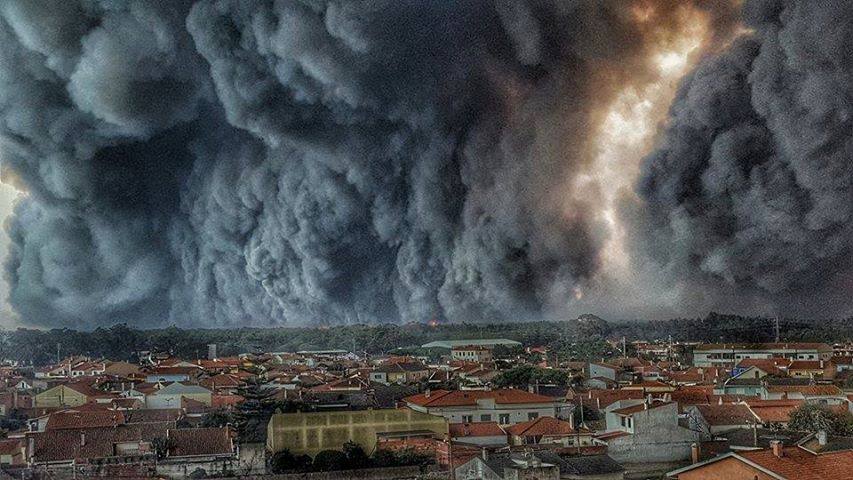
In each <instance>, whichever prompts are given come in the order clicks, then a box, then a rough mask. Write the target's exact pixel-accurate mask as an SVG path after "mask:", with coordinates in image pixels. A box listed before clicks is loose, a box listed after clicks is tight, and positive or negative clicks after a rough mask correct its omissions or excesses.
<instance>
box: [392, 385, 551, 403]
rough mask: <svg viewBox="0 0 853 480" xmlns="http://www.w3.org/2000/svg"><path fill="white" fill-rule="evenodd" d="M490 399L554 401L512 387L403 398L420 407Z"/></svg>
mask: <svg viewBox="0 0 853 480" xmlns="http://www.w3.org/2000/svg"><path fill="white" fill-rule="evenodd" d="M485 399H492V400H494V402H495V403H497V404H500V405H507V404H524V403H554V401H555V400H554V399H553V398H551V397H546V396H544V395H537V394H535V393H530V392H527V391H525V390H515V389H512V388H507V389H502V390H490V391H482V390H451V391H448V390H436V391H434V392H430V393H429V394H426V393H421V394H418V395H412V396H411V397H406V398H405V399H404V400H405V401H406V402H409V403H414V404H415V405H420V406H422V407H456V406H465V405H476V404H477V401H478V400H485Z"/></svg>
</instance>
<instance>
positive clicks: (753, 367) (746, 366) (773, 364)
mask: <svg viewBox="0 0 853 480" xmlns="http://www.w3.org/2000/svg"><path fill="white" fill-rule="evenodd" d="M791 362H792V360H791V359H790V358H780V357H773V358H746V359H743V360H741V361H740V362H738V364H737V365H735V366H734V368H733V369H732V377H740V378H764V377H766V376H767V375H773V376H777V377H781V376H785V375H787V374H788V367H789V366H790V365H791ZM747 370H749V372H747Z"/></svg>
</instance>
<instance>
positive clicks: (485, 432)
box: [449, 422, 507, 446]
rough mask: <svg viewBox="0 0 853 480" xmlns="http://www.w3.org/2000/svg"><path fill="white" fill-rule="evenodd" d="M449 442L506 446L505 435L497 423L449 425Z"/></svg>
mask: <svg viewBox="0 0 853 480" xmlns="http://www.w3.org/2000/svg"><path fill="white" fill-rule="evenodd" d="M449 430H450V440H451V441H452V442H456V443H465V444H473V445H500V446H502V445H506V444H507V434H506V431H505V430H504V429H503V428H501V426H500V425H498V424H497V422H476V423H451V424H450V425H449Z"/></svg>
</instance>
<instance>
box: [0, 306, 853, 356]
mask: <svg viewBox="0 0 853 480" xmlns="http://www.w3.org/2000/svg"><path fill="white" fill-rule="evenodd" d="M779 324H780V332H781V336H782V339H783V340H785V341H815V342H828V343H832V342H837V341H846V340H849V339H851V338H853V321H851V319H849V318H848V319H836V320H832V319H830V320H797V319H780V320H779ZM669 335H672V339H673V340H674V341H703V342H768V341H772V340H773V337H774V320H773V319H771V318H766V317H742V316H738V315H723V314H718V313H713V312H712V313H710V314H708V315H707V316H705V317H703V318H695V319H690V318H677V319H671V320H664V321H648V320H630V321H629V320H622V321H612V322H608V321H605V320H602V319H600V318H598V317H595V316H592V315H584V316H581V318H579V319H574V320H566V321H558V322H527V323H499V324H485V323H484V324H478V323H456V324H439V325H436V326H430V325H427V324H423V323H409V324H402V325H399V324H379V325H340V326H330V327H281V328H240V329H201V328H177V327H174V326H173V327H168V328H163V329H151V330H141V329H136V328H132V327H129V326H127V325H125V324H117V325H114V326H112V327H105V328H103V327H102V328H97V329H95V330H92V331H79V330H72V329H51V330H38V329H27V328H18V329H15V330H6V331H2V332H0V359H5V360H13V361H17V362H20V363H23V364H27V365H28V364H34V365H46V364H50V363H53V362H55V361H56V359H57V357H60V358H63V357H66V356H68V355H87V356H90V357H97V358H108V359H112V360H129V361H136V360H137V359H138V352H142V351H154V352H167V353H172V354H174V355H177V356H180V357H183V358H198V357H204V356H206V354H207V345H208V344H211V343H213V344H216V345H217V350H218V353H219V355H221V356H227V355H235V354H238V353H244V352H285V351H299V350H317V349H344V350H349V351H356V352H359V353H361V352H367V353H369V354H381V353H389V352H394V351H397V350H398V348H400V347H402V348H404V349H409V350H411V349H416V348H417V347H418V346H420V345H422V344H424V343H428V342H431V341H434V340H446V339H473V338H508V339H511V340H517V341H519V342H521V343H522V344H524V345H525V346H547V347H549V348H550V349H551V350H552V351H554V352H557V353H558V354H560V355H561V359H573V358H576V359H578V360H584V359H588V358H595V357H600V356H604V355H607V354H608V353H612V352H609V351H608V349H609V348H610V347H609V346H608V345H607V344H606V343H605V342H604V340H605V339H621V338H622V337H623V336H624V337H625V338H626V339H627V340H628V341H629V342H630V341H631V340H637V339H639V340H647V341H653V340H656V339H657V340H665V339H667V338H668V336H669Z"/></svg>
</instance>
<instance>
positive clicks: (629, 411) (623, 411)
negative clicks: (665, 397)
mask: <svg viewBox="0 0 853 480" xmlns="http://www.w3.org/2000/svg"><path fill="white" fill-rule="evenodd" d="M670 403H672V402H652V404H651V405H647V404H646V403H641V404H639V405H632V406H630V407H624V408H617V409H616V410H613V413H615V414H617V415H624V416H630V415H633V414H635V413H637V412H642V411H643V410H652V409H654V408H659V407H663V406H664V405H669V404H670Z"/></svg>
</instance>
